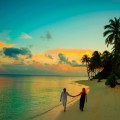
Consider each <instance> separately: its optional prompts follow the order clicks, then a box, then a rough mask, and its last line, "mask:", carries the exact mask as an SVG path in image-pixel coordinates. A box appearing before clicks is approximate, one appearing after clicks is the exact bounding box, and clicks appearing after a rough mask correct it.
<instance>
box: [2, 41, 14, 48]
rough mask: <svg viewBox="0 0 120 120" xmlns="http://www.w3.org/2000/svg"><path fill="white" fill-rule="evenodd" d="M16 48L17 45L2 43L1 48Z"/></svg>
mask: <svg viewBox="0 0 120 120" xmlns="http://www.w3.org/2000/svg"><path fill="white" fill-rule="evenodd" d="M14 46H15V44H6V43H4V42H0V48H11V47H14Z"/></svg>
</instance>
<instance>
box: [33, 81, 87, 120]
mask: <svg viewBox="0 0 120 120" xmlns="http://www.w3.org/2000/svg"><path fill="white" fill-rule="evenodd" d="M78 81H83V82H84V81H88V80H78ZM78 81H74V83H75V84H76V83H77V82H78ZM77 84H78V85H80V88H81V89H82V88H83V87H85V88H86V89H87V93H88V92H89V86H87V85H85V84H81V83H77ZM81 89H80V91H81ZM78 101H79V97H75V98H73V100H71V101H69V102H68V103H67V111H69V108H70V107H71V106H72V105H74V104H75V103H77V102H78ZM62 113H64V112H63V106H62V103H60V105H59V106H57V107H55V108H53V109H52V110H50V111H49V112H47V113H45V114H44V115H42V116H40V117H37V118H34V120H55V119H56V118H57V117H58V116H59V115H61V114H62Z"/></svg>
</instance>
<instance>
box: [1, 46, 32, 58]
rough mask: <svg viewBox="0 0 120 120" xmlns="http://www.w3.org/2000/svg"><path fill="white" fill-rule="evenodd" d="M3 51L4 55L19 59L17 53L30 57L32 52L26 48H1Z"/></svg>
mask: <svg viewBox="0 0 120 120" xmlns="http://www.w3.org/2000/svg"><path fill="white" fill-rule="evenodd" d="M3 53H4V55H5V56H8V57H11V58H14V59H20V57H19V55H23V56H26V58H31V57H32V54H31V51H30V50H29V49H28V48H3Z"/></svg>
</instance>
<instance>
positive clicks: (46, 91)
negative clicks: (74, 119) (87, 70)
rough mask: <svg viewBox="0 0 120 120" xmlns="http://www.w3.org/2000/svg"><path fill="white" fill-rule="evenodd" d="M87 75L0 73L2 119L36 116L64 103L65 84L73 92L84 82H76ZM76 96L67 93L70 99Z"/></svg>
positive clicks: (24, 119) (9, 119) (31, 119)
mask: <svg viewBox="0 0 120 120" xmlns="http://www.w3.org/2000/svg"><path fill="white" fill-rule="evenodd" d="M78 80H87V77H62V76H17V75H16V76H12V75H11V76H0V120H34V119H35V118H36V117H39V118H40V117H41V116H43V115H45V114H46V113H47V112H49V111H51V110H52V109H54V108H56V107H58V106H60V105H61V103H60V94H61V92H62V89H63V88H64V87H65V88H66V89H67V91H68V92H69V93H70V94H71V95H76V94H78V93H79V92H80V91H81V89H82V85H80V84H77V83H75V81H78ZM73 100H74V98H72V97H68V102H71V101H73Z"/></svg>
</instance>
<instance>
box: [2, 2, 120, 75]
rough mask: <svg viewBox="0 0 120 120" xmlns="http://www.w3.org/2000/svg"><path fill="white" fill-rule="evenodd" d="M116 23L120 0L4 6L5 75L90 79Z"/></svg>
mask: <svg viewBox="0 0 120 120" xmlns="http://www.w3.org/2000/svg"><path fill="white" fill-rule="evenodd" d="M114 17H116V18H119V17H120V0H84V1H83V0H0V74H3V73H4V74H30V75H32V74H33V75H77V76H79V75H85V68H84V67H83V66H82V65H81V57H82V56H83V55H84V54H88V55H89V56H91V55H92V53H93V51H95V50H97V51H100V52H103V51H104V50H108V51H111V48H112V47H111V46H108V47H107V45H105V38H104V37H103V32H104V26H105V25H107V24H109V20H110V19H114Z"/></svg>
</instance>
